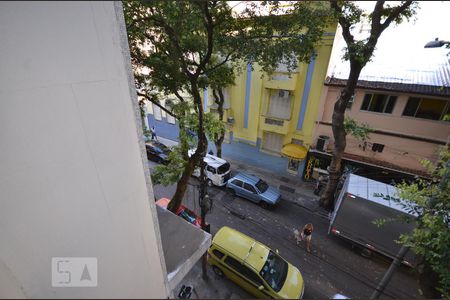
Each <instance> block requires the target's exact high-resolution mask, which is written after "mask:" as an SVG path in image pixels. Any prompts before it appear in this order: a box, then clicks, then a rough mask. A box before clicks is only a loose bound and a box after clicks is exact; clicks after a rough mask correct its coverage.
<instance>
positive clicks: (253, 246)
mask: <svg viewBox="0 0 450 300" xmlns="http://www.w3.org/2000/svg"><path fill="white" fill-rule="evenodd" d="M208 262H209V263H210V264H211V265H212V269H213V271H214V273H216V274H217V275H218V276H226V277H228V278H229V279H230V280H231V281H233V282H235V283H236V284H238V285H239V286H241V287H242V288H243V289H245V290H246V291H247V292H249V293H250V294H252V295H253V296H255V297H258V298H275V299H300V298H302V297H303V292H304V290H305V285H304V281H303V277H302V274H301V273H300V271H299V270H298V269H297V268H296V267H294V266H293V265H291V264H290V263H288V262H287V261H285V260H284V259H283V258H282V257H281V256H280V255H279V254H278V250H276V251H275V252H274V251H272V250H271V249H270V248H269V247H267V246H265V245H263V244H262V243H260V242H258V241H256V240H254V239H252V238H251V237H249V236H246V235H245V234H243V233H241V232H239V231H237V230H234V229H232V228H230V227H227V226H225V227H222V228H220V229H219V231H218V232H217V233H216V235H215V236H214V238H213V240H212V243H211V246H210V248H209V249H208Z"/></svg>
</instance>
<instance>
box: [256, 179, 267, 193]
mask: <svg viewBox="0 0 450 300" xmlns="http://www.w3.org/2000/svg"><path fill="white" fill-rule="evenodd" d="M256 187H257V188H258V190H259V191H260V192H261V193H264V192H265V191H267V189H268V188H269V186H268V185H267V183H266V182H265V181H263V180H262V179H260V180H259V181H258V183H256Z"/></svg>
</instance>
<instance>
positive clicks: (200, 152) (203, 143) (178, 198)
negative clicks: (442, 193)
mask: <svg viewBox="0 0 450 300" xmlns="http://www.w3.org/2000/svg"><path fill="white" fill-rule="evenodd" d="M191 91H192V96H193V98H194V103H195V105H196V108H197V111H198V118H199V121H198V129H197V135H198V143H197V149H196V150H195V152H194V154H193V155H192V156H191V157H189V160H188V163H187V164H186V166H185V168H184V171H183V174H182V175H181V178H180V180H179V181H178V183H177V189H176V191H175V194H174V195H173V197H172V199H171V201H170V202H169V205H168V206H167V209H169V210H170V211H171V212H173V213H176V211H177V210H178V207H180V205H181V203H182V202H183V197H184V194H185V193H186V188H187V184H188V181H189V178H190V177H191V175H192V172H193V171H194V169H195V166H197V165H198V163H199V162H200V160H202V159H203V157H205V152H206V149H207V139H206V135H205V130H204V125H203V115H204V112H203V107H202V99H201V97H200V93H199V91H198V86H197V82H196V79H191ZM200 184H206V183H200Z"/></svg>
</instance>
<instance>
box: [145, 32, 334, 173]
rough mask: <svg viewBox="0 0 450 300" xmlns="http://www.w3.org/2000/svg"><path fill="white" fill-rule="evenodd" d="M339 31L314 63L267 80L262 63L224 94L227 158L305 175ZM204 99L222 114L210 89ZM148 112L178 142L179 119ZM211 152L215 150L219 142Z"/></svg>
mask: <svg viewBox="0 0 450 300" xmlns="http://www.w3.org/2000/svg"><path fill="white" fill-rule="evenodd" d="M335 31H336V26H334V27H330V28H328V29H327V32H326V33H325V34H324V37H323V39H322V41H321V42H320V43H319V44H318V45H317V47H316V54H317V55H316V57H315V58H314V59H313V60H312V61H311V62H310V63H302V64H300V65H299V66H298V68H297V69H296V70H294V71H292V72H290V73H289V72H288V70H287V68H286V67H285V66H283V65H282V64H280V65H279V67H278V68H277V69H276V70H275V72H274V73H273V74H271V75H267V74H264V76H262V75H263V73H262V71H261V68H260V67H259V66H258V65H257V64H253V65H251V64H250V63H248V64H247V68H246V70H245V71H244V72H242V74H240V75H239V76H237V78H236V81H235V85H234V86H231V87H229V88H227V89H225V90H224V95H225V104H224V108H225V114H224V121H226V127H227V132H226V136H225V142H224V145H223V155H224V157H230V158H233V159H237V160H244V161H246V162H248V163H251V164H255V165H257V166H261V167H264V168H267V169H271V170H273V171H276V172H281V173H287V174H291V175H295V176H296V175H300V174H301V173H302V168H303V159H304V158H305V155H306V151H307V149H308V148H309V146H310V145H311V143H312V140H313V128H314V122H315V116H316V115H317V111H318V108H319V100H320V98H321V93H322V87H323V82H324V79H325V76H326V71H327V67H328V62H329V59H330V53H331V49H332V45H333V39H334V34H335ZM202 98H203V101H204V110H205V111H207V112H214V111H215V110H216V109H217V105H216V104H215V102H214V99H213V95H212V91H211V90H210V89H207V90H205V91H204V93H203V95H202ZM147 107H148V108H147V113H148V115H147V121H148V124H149V126H152V125H155V127H156V128H157V130H158V131H159V134H160V135H161V136H163V137H165V138H169V139H175V140H176V139H177V138H178V126H177V123H176V120H175V119H173V118H172V117H171V116H169V115H168V114H166V113H165V112H164V111H161V109H160V108H158V107H157V106H156V105H152V104H150V105H148V106H147ZM210 149H211V150H213V151H214V150H215V149H214V145H213V143H210Z"/></svg>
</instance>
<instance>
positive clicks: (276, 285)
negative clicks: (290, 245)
mask: <svg viewBox="0 0 450 300" xmlns="http://www.w3.org/2000/svg"><path fill="white" fill-rule="evenodd" d="M287 271H288V264H287V263H286V262H285V261H284V260H283V259H282V258H281V257H279V256H278V255H276V254H275V253H274V252H273V251H272V250H271V251H270V252H269V255H268V256H267V261H266V263H265V264H264V267H263V268H262V269H261V271H260V272H259V274H261V276H262V278H263V279H264V281H265V282H267V284H268V285H269V286H270V287H271V288H272V289H273V290H274V291H275V292H279V291H280V290H281V287H282V286H283V284H284V281H285V280H286V276H287Z"/></svg>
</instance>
